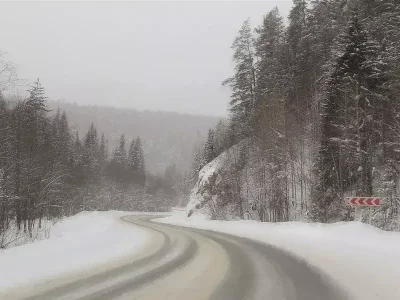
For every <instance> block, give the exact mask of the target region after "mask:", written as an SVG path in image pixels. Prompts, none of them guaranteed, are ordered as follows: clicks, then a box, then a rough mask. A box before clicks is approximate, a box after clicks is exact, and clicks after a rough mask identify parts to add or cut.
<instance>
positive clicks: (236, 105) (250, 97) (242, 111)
mask: <svg viewBox="0 0 400 300" xmlns="http://www.w3.org/2000/svg"><path fill="white" fill-rule="evenodd" d="M251 31H252V29H251V26H250V21H249V20H246V21H245V22H244V23H243V25H242V27H241V29H240V30H239V34H238V36H237V37H236V39H235V41H234V42H233V44H232V49H233V50H234V55H233V61H234V62H235V74H234V76H233V77H231V78H229V79H227V80H225V81H224V82H223V84H224V85H226V84H228V85H229V86H230V87H231V89H232V95H231V101H230V114H231V121H232V126H234V127H235V129H236V130H235V132H236V133H237V136H239V137H245V136H249V135H250V132H251V119H252V116H253V114H254V104H255V86H256V70H255V66H254V64H255V61H254V45H253V37H252V34H251Z"/></svg>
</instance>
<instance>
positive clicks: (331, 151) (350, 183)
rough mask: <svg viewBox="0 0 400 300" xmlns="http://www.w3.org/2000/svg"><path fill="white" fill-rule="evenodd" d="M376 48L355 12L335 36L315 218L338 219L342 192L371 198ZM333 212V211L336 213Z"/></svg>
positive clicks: (377, 100)
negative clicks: (344, 30)
mask: <svg viewBox="0 0 400 300" xmlns="http://www.w3.org/2000/svg"><path fill="white" fill-rule="evenodd" d="M377 52H378V47H377V44H376V43H375V42H374V41H373V40H371V39H370V37H368V35H367V33H366V32H365V31H364V30H363V26H362V24H361V22H360V20H359V18H358V15H357V13H353V15H352V18H351V20H350V22H349V27H348V31H347V33H346V34H344V35H343V36H341V37H340V41H339V44H338V53H339V56H338V59H337V60H336V65H335V68H334V71H333V73H332V75H331V78H330V80H329V81H328V88H327V89H328V93H327V97H326V101H325V103H324V115H323V117H322V131H321V147H320V155H319V156H320V157H319V164H318V178H319V185H318V187H317V191H316V196H315V197H314V203H313V215H314V218H315V219H319V220H322V221H327V220H329V219H330V218H331V217H332V216H335V215H339V214H340V211H339V210H340V207H341V205H340V203H341V202H342V201H341V200H342V198H343V195H344V192H345V190H347V189H349V188H355V193H356V195H358V196H366V197H368V196H372V192H373V191H372V169H373V160H372V158H373V155H374V153H376V152H375V151H376V147H377V145H378V144H379V143H380V141H379V139H380V138H379V135H376V134H375V132H379V128H378V127H377V124H376V123H375V122H374V121H373V120H374V119H376V117H377V116H376V112H377V111H379V107H380V106H381V101H382V100H383V99H384V96H383V95H382V93H381V92H382V88H381V87H382V86H383V85H384V83H385V82H386V77H385V75H384V72H382V69H383V67H384V66H383V64H382V61H381V59H379V57H378V55H377ZM335 210H336V211H335Z"/></svg>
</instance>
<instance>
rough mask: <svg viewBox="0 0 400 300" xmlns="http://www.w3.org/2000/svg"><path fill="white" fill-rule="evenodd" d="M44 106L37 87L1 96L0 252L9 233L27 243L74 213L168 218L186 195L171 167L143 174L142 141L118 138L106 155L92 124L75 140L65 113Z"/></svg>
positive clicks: (182, 181)
mask: <svg viewBox="0 0 400 300" xmlns="http://www.w3.org/2000/svg"><path fill="white" fill-rule="evenodd" d="M3 66H4V70H7V69H8V67H9V66H10V65H8V64H7V63H5V62H3ZM8 71H11V69H8ZM4 74H5V71H4ZM4 74H3V75H4ZM3 78H7V77H6V76H3ZM47 104H48V103H47V97H46V95H45V90H44V88H43V86H42V85H41V83H40V81H39V80H37V81H36V82H35V83H34V84H33V85H32V87H31V88H30V89H29V91H28V97H27V98H26V99H25V98H23V99H19V100H18V101H11V100H9V99H6V97H2V96H1V94H0V140H1V143H0V248H5V247H7V245H8V244H10V243H12V242H14V240H13V239H14V238H15V235H12V236H10V234H11V233H10V230H14V229H15V228H17V230H18V231H21V232H24V233H25V234H26V235H30V236H32V235H34V234H36V233H37V231H38V230H40V228H41V227H42V221H43V220H56V219H59V218H61V217H64V216H69V215H73V214H76V213H78V212H80V211H91V210H126V211H150V212H151V211H168V210H169V209H170V208H171V206H174V205H177V204H178V203H179V201H180V197H181V195H182V194H187V193H188V184H189V181H188V178H185V177H184V175H183V174H182V173H181V172H180V171H179V170H178V169H177V167H176V165H174V164H171V165H169V166H167V167H166V168H165V171H164V172H163V173H158V174H156V175H154V174H152V173H150V172H148V170H147V168H146V161H145V154H144V152H143V146H142V144H143V142H142V140H141V138H140V137H136V138H134V139H132V140H131V141H128V140H126V139H125V136H124V135H123V134H122V135H121V136H120V138H119V141H118V144H117V145H116V147H115V148H114V149H112V150H109V143H108V139H107V138H105V135H104V134H101V133H100V132H98V130H97V129H96V127H95V125H94V124H93V123H92V124H91V125H90V126H89V128H88V129H87V132H86V134H85V135H84V136H83V137H80V136H79V133H78V132H77V131H76V132H73V131H72V130H71V128H70V125H69V122H68V117H67V115H66V113H65V112H62V111H60V110H59V109H58V110H56V111H50V110H49V109H48V105H47Z"/></svg>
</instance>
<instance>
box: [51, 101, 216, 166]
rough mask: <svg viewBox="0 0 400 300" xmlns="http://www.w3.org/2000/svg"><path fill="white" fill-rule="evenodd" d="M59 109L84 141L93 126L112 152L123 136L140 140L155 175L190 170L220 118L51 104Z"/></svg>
mask: <svg viewBox="0 0 400 300" xmlns="http://www.w3.org/2000/svg"><path fill="white" fill-rule="evenodd" d="M57 107H60V109H61V110H64V111H65V112H66V113H67V116H68V119H69V122H70V126H71V127H72V129H73V130H78V132H79V134H80V136H81V137H83V136H84V134H85V133H86V131H87V129H88V127H89V125H90V123H91V122H93V123H94V124H95V126H96V128H97V130H98V131H99V132H104V134H105V136H106V138H108V139H109V150H110V152H111V151H112V149H113V148H114V146H115V145H116V144H117V142H118V140H119V137H120V136H121V134H125V137H126V138H127V140H128V141H129V142H130V140H131V139H132V138H135V137H137V136H140V137H141V138H142V139H143V141H144V151H145V156H146V162H147V167H148V169H149V170H150V171H152V172H154V173H158V172H163V171H164V169H165V167H166V166H167V165H168V164H172V163H176V165H177V166H178V167H179V169H181V170H187V169H188V168H189V167H190V164H191V161H192V157H193V155H194V154H193V148H194V146H195V145H196V144H198V143H199V142H200V141H201V140H203V139H204V137H205V135H206V133H207V131H208V129H209V128H211V127H213V126H215V124H216V123H217V122H218V118H216V117H210V116H200V115H187V114H179V113H174V112H161V111H160V112H156V111H138V110H135V109H127V108H112V107H105V106H81V105H77V104H71V103H64V102H51V101H50V102H49V108H50V109H51V110H53V111H56V110H57Z"/></svg>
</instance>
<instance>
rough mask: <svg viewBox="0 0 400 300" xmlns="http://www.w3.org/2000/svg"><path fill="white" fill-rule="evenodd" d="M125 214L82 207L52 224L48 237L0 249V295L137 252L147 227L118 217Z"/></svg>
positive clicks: (145, 241)
mask: <svg viewBox="0 0 400 300" xmlns="http://www.w3.org/2000/svg"><path fill="white" fill-rule="evenodd" d="M127 214H129V213H127V212H82V213H79V214H77V215H75V216H72V217H69V218H65V219H64V220H62V221H61V222H59V223H57V224H55V226H54V227H53V228H52V229H51V231H50V236H49V239H46V240H41V241H37V242H35V243H32V244H25V245H22V246H18V247H13V248H10V249H7V250H2V251H0V299H9V297H10V295H11V294H12V293H13V291H15V290H16V289H20V288H21V287H24V289H29V288H30V287H34V286H36V285H37V284H41V283H45V282H46V281H47V280H50V279H52V280H53V279H56V278H58V277H63V278H68V277H69V276H76V275H83V274H85V273H87V272H90V271H91V270H93V269H95V268H101V267H102V266H103V267H104V263H105V262H107V266H109V267H111V266H112V265H113V264H115V265H118V264H119V263H121V261H123V259H124V258H127V257H132V256H133V255H135V254H138V253H139V252H140V251H142V250H143V249H144V248H145V247H146V246H147V245H148V243H150V238H149V235H148V233H147V232H146V230H144V229H141V228H139V227H137V226H132V225H130V224H128V223H126V222H124V221H122V220H120V217H121V216H123V215H127ZM10 293H11V294H10Z"/></svg>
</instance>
